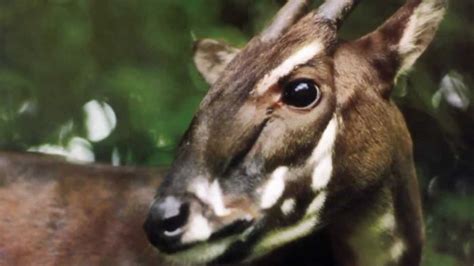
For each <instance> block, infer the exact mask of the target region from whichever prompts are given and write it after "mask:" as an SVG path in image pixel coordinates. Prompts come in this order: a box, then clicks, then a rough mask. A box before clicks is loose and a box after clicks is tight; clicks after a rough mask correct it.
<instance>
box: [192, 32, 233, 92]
mask: <svg viewBox="0 0 474 266" xmlns="http://www.w3.org/2000/svg"><path fill="white" fill-rule="evenodd" d="M238 53H239V49H237V48H234V47H232V46H230V45H228V44H226V43H224V42H220V41H216V40H211V39H202V40H198V41H196V42H195V43H194V58H193V59H194V64H195V65H196V67H197V69H198V71H199V73H201V75H202V76H203V78H204V79H205V80H206V81H207V83H209V85H212V84H214V83H215V82H216V81H217V79H218V78H219V77H220V75H221V74H222V72H224V70H225V68H226V67H227V65H228V64H229V63H230V62H231V61H232V59H234V57H235V56H236V55H237V54H238Z"/></svg>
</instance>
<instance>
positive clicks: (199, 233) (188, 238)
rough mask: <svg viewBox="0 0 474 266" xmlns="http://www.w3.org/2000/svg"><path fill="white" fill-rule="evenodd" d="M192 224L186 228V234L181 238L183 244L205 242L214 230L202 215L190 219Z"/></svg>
mask: <svg viewBox="0 0 474 266" xmlns="http://www.w3.org/2000/svg"><path fill="white" fill-rule="evenodd" d="M190 221H191V222H190V223H189V225H188V227H187V228H186V233H184V235H183V236H182V238H181V242H183V244H188V243H193V242H198V241H205V240H207V239H208V238H209V237H210V236H211V234H212V229H211V226H210V225H209V222H208V221H207V219H206V218H204V217H203V216H202V215H200V214H196V215H194V216H192V217H190Z"/></svg>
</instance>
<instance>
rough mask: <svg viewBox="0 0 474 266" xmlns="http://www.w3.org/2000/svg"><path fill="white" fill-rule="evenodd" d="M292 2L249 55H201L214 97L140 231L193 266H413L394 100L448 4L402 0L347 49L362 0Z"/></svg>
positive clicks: (402, 134) (221, 48)
mask: <svg viewBox="0 0 474 266" xmlns="http://www.w3.org/2000/svg"><path fill="white" fill-rule="evenodd" d="M308 2H309V1H304V0H290V1H288V3H287V4H286V5H285V6H284V7H283V8H282V9H281V10H280V11H279V13H278V14H277V15H276V18H274V20H273V23H271V24H270V26H269V27H268V28H267V29H265V30H264V31H263V32H262V33H261V34H260V35H258V36H256V37H255V38H253V39H252V40H251V41H250V42H249V43H248V44H247V45H246V46H245V47H244V48H243V49H240V50H239V49H236V48H232V47H231V46H229V45H227V44H223V43H221V42H218V41H213V40H201V41H198V42H197V43H196V45H195V57H194V60H195V63H196V65H197V68H198V70H199V71H200V72H201V73H202V75H203V77H204V78H205V79H206V81H208V82H209V83H210V85H211V89H210V91H209V92H208V94H207V95H206V97H205V98H204V100H203V101H202V103H201V105H200V107H199V111H198V112H197V114H196V116H195V118H194V120H193V121H192V124H191V126H190V128H189V130H188V131H187V133H186V134H185V137H184V139H183V141H182V143H181V145H180V147H179V150H178V154H177V158H176V160H175V161H174V163H173V165H172V167H171V170H170V171H169V174H168V175H167V177H166V179H165V181H164V183H163V185H162V186H161V187H160V188H159V190H158V193H157V195H156V199H155V201H154V202H153V204H152V206H151V209H150V213H149V217H148V219H147V221H146V223H145V225H144V227H145V230H146V232H147V235H148V239H149V240H150V242H151V243H152V244H153V245H155V246H156V247H157V248H158V249H159V250H161V251H162V252H163V253H164V254H167V255H168V256H169V258H170V259H172V260H176V261H181V262H186V263H191V264H194V263H197V264H203V263H204V264H207V263H209V264H223V263H254V264H258V265H277V264H279V263H280V264H283V265H290V264H289V263H292V262H294V263H299V264H295V265H304V264H307V265H359V266H369V265H375V266H381V265H406V266H414V265H419V264H420V260H421V254H422V245H423V238H424V233H423V221H422V214H421V206H420V196H419V192H418V184H417V179H416V174H415V170H414V163H413V155H412V143H411V138H410V134H409V132H408V130H407V127H406V125H405V121H404V119H403V116H402V115H401V113H400V111H399V110H398V108H397V107H396V106H395V104H394V103H393V101H392V100H391V99H390V94H391V92H392V90H393V87H394V84H395V82H396V80H397V77H398V76H399V75H400V74H401V73H403V72H405V71H407V70H408V69H409V68H410V67H411V66H412V65H413V64H414V63H415V61H416V59H417V58H418V57H419V56H420V55H421V54H422V52H423V51H424V50H425V49H426V47H427V46H428V45H429V43H430V42H431V41H432V39H433V37H434V34H435V32H436V29H437V27H438V25H439V23H440V21H441V19H442V17H443V14H444V11H445V6H446V1H445V0H423V1H422V0H408V1H407V2H406V4H405V5H404V6H403V7H401V8H400V9H399V10H398V11H397V12H396V13H395V14H394V15H393V16H392V17H391V18H389V19H388V20H387V21H386V22H385V23H384V24H383V25H382V26H380V27H379V28H378V29H376V30H375V31H373V32H371V33H369V34H368V35H366V36H363V37H361V38H360V39H357V40H353V41H341V40H340V39H338V37H337V31H338V29H339V28H340V26H341V25H342V22H343V20H344V18H345V17H346V16H347V15H348V14H349V13H350V11H351V10H352V9H353V8H354V7H355V6H356V4H357V2H358V1H349V0H328V1H326V2H325V3H324V4H323V5H322V6H321V7H320V8H319V9H317V10H314V11H310V12H305V11H306V9H307V6H308V4H309V3H308Z"/></svg>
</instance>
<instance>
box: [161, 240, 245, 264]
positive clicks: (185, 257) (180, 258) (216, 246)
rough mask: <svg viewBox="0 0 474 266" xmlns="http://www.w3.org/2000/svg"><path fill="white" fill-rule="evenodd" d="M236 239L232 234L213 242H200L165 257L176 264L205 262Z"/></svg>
mask: <svg viewBox="0 0 474 266" xmlns="http://www.w3.org/2000/svg"><path fill="white" fill-rule="evenodd" d="M236 240H237V238H236V237H235V236H234V237H228V238H224V239H222V240H218V241H215V242H210V243H202V244H199V245H197V246H196V247H193V248H191V249H189V250H185V251H182V252H179V253H177V254H174V255H172V256H169V257H166V258H167V259H168V260H170V261H172V262H176V263H178V264H177V265H183V264H184V265H194V264H206V263H208V262H211V261H213V260H215V259H216V258H218V257H219V256H221V255H222V254H224V252H225V251H226V250H227V249H228V248H229V246H230V245H231V244H232V243H234V242H235V241H236Z"/></svg>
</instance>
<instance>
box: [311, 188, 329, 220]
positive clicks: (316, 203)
mask: <svg viewBox="0 0 474 266" xmlns="http://www.w3.org/2000/svg"><path fill="white" fill-rule="evenodd" d="M326 197H327V192H326V191H322V192H320V193H319V194H318V195H317V196H316V197H315V198H314V200H313V201H312V202H311V203H310V204H309V206H308V209H306V216H310V215H318V214H319V212H320V211H321V209H322V208H323V207H324V203H325V202H326Z"/></svg>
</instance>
